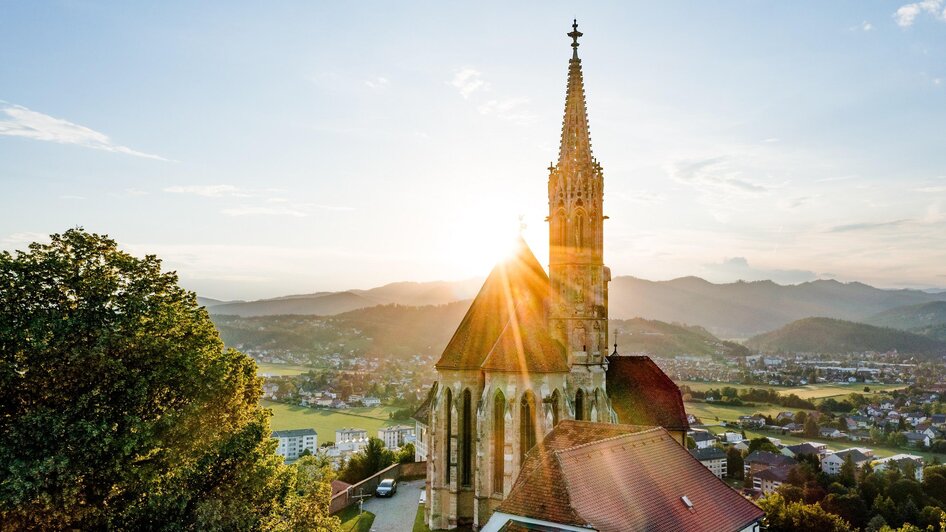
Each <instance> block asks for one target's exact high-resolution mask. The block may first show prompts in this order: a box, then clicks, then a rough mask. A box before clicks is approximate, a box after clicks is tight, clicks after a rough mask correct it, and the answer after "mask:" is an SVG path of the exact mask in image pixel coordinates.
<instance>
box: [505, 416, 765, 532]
mask: <svg viewBox="0 0 946 532" xmlns="http://www.w3.org/2000/svg"><path fill="white" fill-rule="evenodd" d="M560 429H561V430H560ZM622 431H623V434H621V433H620V432H622ZM557 433H564V434H557ZM615 433H619V434H615ZM601 436H604V437H601ZM550 440H551V445H539V446H537V447H536V448H535V449H533V450H532V451H530V452H529V454H528V455H527V457H526V461H525V463H524V464H523V468H522V472H521V473H520V475H519V478H518V479H517V480H516V483H515V485H514V486H513V489H512V491H511V492H510V494H509V497H507V498H506V500H505V501H503V503H502V504H501V505H500V506H499V508H498V510H499V511H500V512H505V513H509V514H513V515H520V516H524V517H531V518H534V519H541V520H543V521H551V522H554V523H560V524H566V525H573V526H590V527H593V528H594V529H596V530H600V531H602V532H607V531H619V530H620V531H626V530H643V531H657V530H686V531H702V530H705V531H714V532H715V531H726V530H733V531H735V530H741V529H742V528H745V527H746V526H748V525H749V524H751V523H753V522H755V521H757V520H759V519H761V517H762V510H761V509H759V508H758V507H757V506H755V505H754V504H752V503H751V502H749V501H748V500H746V499H745V498H743V497H742V496H741V495H740V494H739V493H737V492H736V491H734V490H733V489H732V488H730V487H729V486H727V485H726V484H725V483H724V482H723V481H722V480H720V479H718V478H716V475H714V474H713V473H712V472H710V471H709V470H708V469H707V468H705V467H703V465H702V464H700V462H699V461H697V460H696V459H695V458H693V457H692V456H691V455H690V453H689V452H687V451H686V449H684V448H683V447H681V446H680V444H679V443H677V442H676V441H675V440H674V439H673V437H672V436H671V435H670V434H669V433H667V431H666V430H664V429H662V428H659V427H656V428H650V429H647V430H641V427H628V426H626V425H607V424H603V423H589V422H575V421H563V422H562V423H560V424H559V425H558V426H557V427H556V428H555V429H553V430H552V432H551V433H550V434H549V436H548V437H547V438H546V441H545V442H543V443H546V442H549V441H550ZM582 440H584V441H585V442H584V443H579V444H577V445H575V446H572V447H566V448H562V447H560V446H561V445H563V444H565V443H567V442H576V441H582ZM684 496H686V497H687V499H688V500H689V501H690V502H691V503H692V508H688V507H687V505H686V504H685V503H684V501H683V499H682V497H684Z"/></svg>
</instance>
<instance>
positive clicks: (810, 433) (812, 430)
mask: <svg viewBox="0 0 946 532" xmlns="http://www.w3.org/2000/svg"><path fill="white" fill-rule="evenodd" d="M805 436H807V437H809V438H813V437H815V436H818V422H817V421H815V418H813V417H811V416H808V419H806V420H805Z"/></svg>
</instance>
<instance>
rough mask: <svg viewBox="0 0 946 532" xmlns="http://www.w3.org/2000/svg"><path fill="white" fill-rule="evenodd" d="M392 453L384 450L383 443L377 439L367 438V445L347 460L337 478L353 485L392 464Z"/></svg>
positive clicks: (393, 457)
mask: <svg viewBox="0 0 946 532" xmlns="http://www.w3.org/2000/svg"><path fill="white" fill-rule="evenodd" d="M394 459H395V456H394V453H393V452H391V450H390V449H385V447H384V442H383V441H381V440H379V439H378V438H368V444H367V445H366V446H365V448H364V449H362V450H361V451H359V452H357V453H355V454H353V455H352V456H351V458H349V460H348V463H347V464H345V468H344V469H343V470H342V471H341V473H340V474H339V478H340V479H341V480H344V481H345V482H348V483H350V484H354V483H356V482H361V481H362V480H364V479H366V478H368V477H370V476H371V475H373V474H375V473H377V472H378V471H381V470H382V469H384V468H385V467H388V466H389V465H391V464H393V463H394Z"/></svg>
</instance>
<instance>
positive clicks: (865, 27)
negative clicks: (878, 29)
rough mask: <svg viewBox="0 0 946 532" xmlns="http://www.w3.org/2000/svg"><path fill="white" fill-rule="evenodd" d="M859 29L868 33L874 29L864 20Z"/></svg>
mask: <svg viewBox="0 0 946 532" xmlns="http://www.w3.org/2000/svg"><path fill="white" fill-rule="evenodd" d="M861 29H862V30H864V31H870V30H872V29H874V25H873V24H871V23H870V22H867V21H866V20H865V21H864V22H862V23H861Z"/></svg>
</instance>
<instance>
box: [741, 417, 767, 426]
mask: <svg viewBox="0 0 946 532" xmlns="http://www.w3.org/2000/svg"><path fill="white" fill-rule="evenodd" d="M739 424H740V425H741V426H743V427H745V428H756V429H760V428H762V427H764V426H765V418H764V417H762V416H739Z"/></svg>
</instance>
